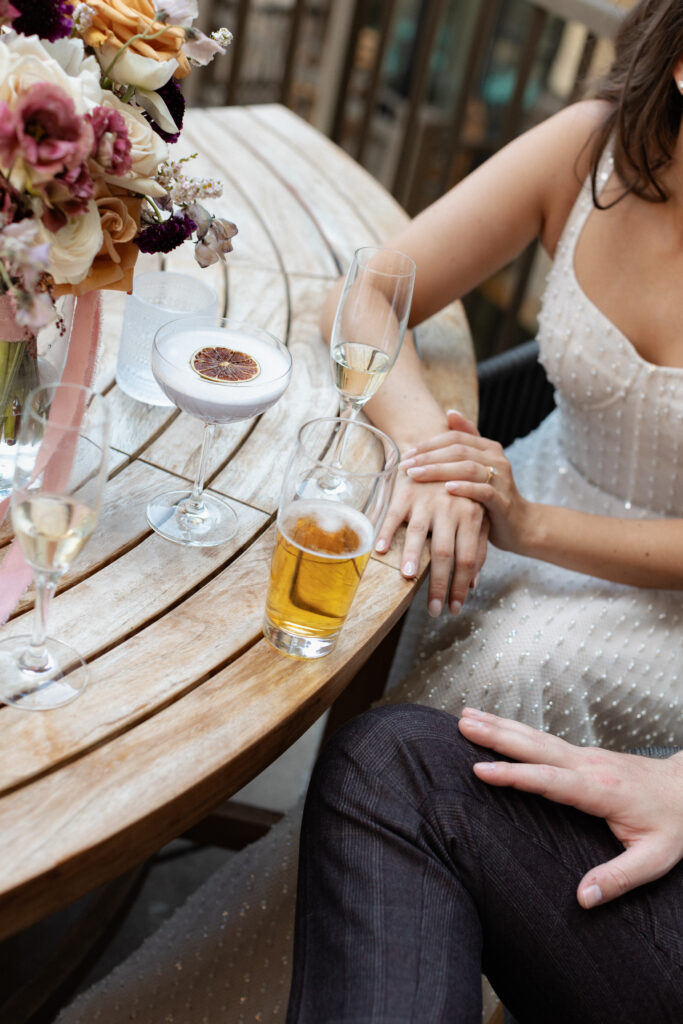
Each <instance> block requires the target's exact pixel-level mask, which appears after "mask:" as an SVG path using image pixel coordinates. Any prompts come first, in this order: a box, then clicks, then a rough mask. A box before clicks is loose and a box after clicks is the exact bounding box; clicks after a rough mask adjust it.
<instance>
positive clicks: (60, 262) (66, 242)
mask: <svg viewBox="0 0 683 1024" xmlns="http://www.w3.org/2000/svg"><path fill="white" fill-rule="evenodd" d="M35 223H36V226H37V228H38V235H39V237H40V238H41V241H42V242H49V243H50V273H51V274H52V276H53V278H54V280H55V283H56V284H78V283H79V281H82V280H83V279H84V278H85V277H87V275H88V271H89V270H90V267H91V266H92V262H93V260H94V259H95V256H97V253H98V252H99V251H100V248H101V246H102V228H101V227H100V214H99V211H98V209H97V204H96V203H95V201H94V200H92V199H91V200H90V202H89V203H88V208H87V210H86V212H85V213H81V214H78V215H77V216H75V217H70V218H69V220H68V221H67V222H66V224H65V225H64V227H63V228H60V229H59V231H57V232H52V231H48V230H47V228H46V227H45V226H44V225H43V224H42V223H41V221H36V222H35Z"/></svg>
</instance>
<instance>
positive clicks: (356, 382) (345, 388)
mask: <svg viewBox="0 0 683 1024" xmlns="http://www.w3.org/2000/svg"><path fill="white" fill-rule="evenodd" d="M415 272H416V266H415V261H414V260H412V259H411V258H410V256H406V255H405V254H404V253H402V252H398V251H397V250H395V249H381V248H376V247H373V246H364V247H363V248H361V249H357V250H356V251H355V253H354V254H353V259H352V260H351V265H350V267H349V269H348V272H347V274H346V279H345V281H344V287H343V289H342V293H341V297H340V299H339V304H338V306H337V311H336V314H335V318H334V324H333V326H332V335H331V337H330V361H331V365H332V373H333V376H334V383H335V386H336V388H337V391H338V392H339V397H340V399H341V415H342V416H343V417H349V418H351V419H353V418H355V417H356V416H357V415H358V413H359V412H360V411H361V409H362V408H363V406H364V405H365V403H366V402H367V401H368V399H370V398H372V396H373V395H374V394H375V392H376V391H377V389H378V388H379V387H380V386H381V384H382V382H383V381H384V380H385V378H386V375H387V374H388V372H389V370H390V369H391V368H392V366H393V365H394V363H395V362H396V357H397V356H398V353H399V351H400V348H401V345H402V343H403V338H404V335H405V332H406V326H407V324H408V316H409V314H410V304H411V302H412V298H413V288H414V286H415Z"/></svg>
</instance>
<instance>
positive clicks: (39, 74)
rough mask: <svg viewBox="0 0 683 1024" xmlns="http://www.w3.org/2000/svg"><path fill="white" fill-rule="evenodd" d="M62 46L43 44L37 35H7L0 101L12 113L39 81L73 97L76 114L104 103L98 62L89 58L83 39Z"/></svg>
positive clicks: (0, 56) (1, 50) (0, 55)
mask: <svg viewBox="0 0 683 1024" xmlns="http://www.w3.org/2000/svg"><path fill="white" fill-rule="evenodd" d="M60 43H61V44H64V45H58V44H56V43H55V44H51V43H45V44H43V43H42V42H41V41H40V40H39V39H38V37H37V36H21V35H15V34H14V33H7V34H6V35H5V36H3V45H2V46H0V100H4V101H5V103H6V104H7V105H8V107H9V108H10V110H12V109H13V107H14V105H15V103H16V101H17V98H18V97H19V96H21V95H23V94H24V93H25V92H27V91H28V89H30V88H31V86H32V85H35V84H36V82H49V83H50V84H53V85H58V86H59V87H60V88H61V89H63V90H64V92H65V93H66V94H67V95H68V96H70V97H71V99H72V100H73V102H74V106H75V107H76V112H77V113H78V114H81V115H83V114H85V113H87V112H88V111H89V110H91V109H92V107H94V106H97V104H98V103H100V102H101V99H102V96H103V92H102V89H101V87H100V78H99V67H98V64H97V61H96V60H94V58H92V57H86V56H85V53H84V50H83V43H82V42H81V40H80V39H62V40H60ZM62 60H64V62H65V65H64V66H63V65H62V63H61V61H62ZM65 68H66V69H68V70H65Z"/></svg>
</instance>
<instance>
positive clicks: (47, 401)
mask: <svg viewBox="0 0 683 1024" xmlns="http://www.w3.org/2000/svg"><path fill="white" fill-rule="evenodd" d="M109 431H110V416H109V410H108V408H107V403H106V400H105V399H104V398H103V397H102V396H101V395H98V394H97V393H96V392H94V391H92V390H91V389H90V388H86V387H82V386H81V385H78V384H50V385H45V386H43V387H38V388H35V389H34V390H33V391H31V392H30V394H29V395H28V397H27V400H26V404H25V406H24V409H23V412H22V417H21V426H20V429H19V435H18V438H17V445H16V454H15V463H14V477H13V483H12V495H11V500H10V507H11V514H12V526H13V528H14V533H15V536H16V538H17V540H18V542H19V545H20V547H21V550H22V552H23V555H24V558H25V559H26V561H27V562H28V564H29V565H30V567H31V568H32V570H33V574H34V586H35V610H34V618H33V631H32V633H31V635H30V636H29V635H19V636H10V637H8V638H7V639H5V640H2V641H0V700H2V701H4V702H5V703H6V704H11V705H13V706H14V707H17V708H21V709H23V710H27V711H45V710H50V709H52V708H58V707H61V706H62V705H63V704H68V703H70V702H71V701H72V700H75V699H76V697H78V696H79V694H80V693H82V691H83V689H84V687H85V685H86V683H87V675H88V673H87V667H86V664H85V662H84V660H83V658H82V657H81V656H80V654H78V652H77V651H75V650H74V649H73V647H70V646H69V644H66V643H64V642H63V641H61V640H57V639H54V638H53V637H49V636H48V635H47V631H48V629H47V627H48V617H49V609H50V602H51V600H52V597H53V595H54V593H55V590H56V589H57V585H58V583H59V580H60V579H61V577H62V576H63V574H64V573H65V572H66V570H67V569H68V568H69V566H70V565H71V563H72V562H73V561H74V559H75V558H76V556H77V555H78V554H79V552H80V551H81V550H82V548H83V546H84V545H85V543H86V541H87V540H88V538H89V537H90V535H91V534H92V532H93V530H94V528H95V524H96V522H97V518H98V515H99V511H100V505H101V502H102V489H103V487H104V482H105V480H106V476H107V459H108V451H109ZM77 669H78V670H79V671H76V670H77Z"/></svg>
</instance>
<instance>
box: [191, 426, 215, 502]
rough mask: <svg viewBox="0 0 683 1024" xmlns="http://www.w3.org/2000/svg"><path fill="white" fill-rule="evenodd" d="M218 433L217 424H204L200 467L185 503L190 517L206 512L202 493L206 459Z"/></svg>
mask: <svg viewBox="0 0 683 1024" xmlns="http://www.w3.org/2000/svg"><path fill="white" fill-rule="evenodd" d="M215 431H216V424H215V423H205V424H204V436H203V437H202V450H201V452H200V453H199V465H198V466H197V474H196V476H195V478H194V486H193V487H192V494H191V495H190V497H189V498H188V499H187V502H186V503H185V509H186V511H187V512H189V513H190V515H199V514H200V513H201V512H203V511H204V502H203V500H202V493H203V491H204V477H205V476H206V459H207V456H208V454H209V448H210V447H211V442H212V440H213V435H214V433H215Z"/></svg>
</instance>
